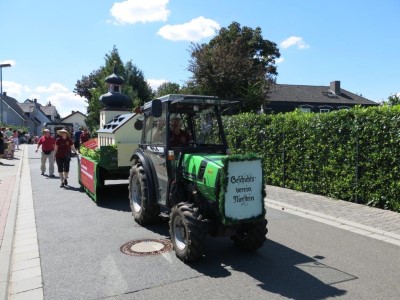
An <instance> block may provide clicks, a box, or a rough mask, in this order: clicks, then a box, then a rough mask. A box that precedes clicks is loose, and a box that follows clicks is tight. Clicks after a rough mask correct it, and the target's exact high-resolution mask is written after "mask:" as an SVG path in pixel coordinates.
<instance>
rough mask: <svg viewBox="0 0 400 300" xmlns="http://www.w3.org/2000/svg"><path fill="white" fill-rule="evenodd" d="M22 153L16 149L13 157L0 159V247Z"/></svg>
mask: <svg viewBox="0 0 400 300" xmlns="http://www.w3.org/2000/svg"><path fill="white" fill-rule="evenodd" d="M22 153H23V152H22V150H17V151H16V152H15V156H14V159H3V158H2V159H0V248H1V245H2V243H3V237H4V231H5V227H6V222H7V217H8V212H9V210H10V205H11V198H12V195H13V190H14V185H15V179H16V176H17V172H18V167H19V164H20V163H21V156H22Z"/></svg>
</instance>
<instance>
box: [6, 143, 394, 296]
mask: <svg viewBox="0 0 400 300" xmlns="http://www.w3.org/2000/svg"><path fill="white" fill-rule="evenodd" d="M29 147H32V146H31V145H23V147H22V148H21V149H23V150H20V151H18V152H17V153H16V157H17V159H15V160H14V161H6V160H2V161H3V162H4V163H5V164H7V165H0V189H1V193H0V205H1V206H0V207H1V214H2V216H3V213H4V212H5V211H6V210H7V213H8V217H7V219H6V221H2V222H4V225H5V226H3V228H2V227H0V233H2V239H1V241H2V244H1V248H0V266H1V267H0V300H2V299H13V300H14V299H43V288H42V285H43V283H42V277H41V264H40V256H39V248H38V241H37V232H36V222H35V211H34V206H33V195H32V185H31V175H30V168H29V159H34V158H32V157H29V159H28V153H29V151H28V150H29ZM3 191H5V192H4V193H3ZM266 191H267V198H266V199H265V203H266V205H267V207H268V208H273V209H277V210H281V211H282V210H284V211H285V212H286V213H291V214H295V215H298V216H301V217H304V218H309V219H312V220H314V221H317V222H321V223H325V224H329V225H332V226H335V227H339V228H342V229H343V230H349V231H352V232H355V233H357V234H362V235H365V236H368V237H371V238H374V239H378V240H382V241H385V242H388V243H392V244H394V245H397V246H400V214H399V213H395V212H390V211H385V210H381V209H376V208H372V207H366V206H363V205H359V204H354V203H349V202H346V201H341V200H335V199H331V198H328V197H323V196H318V195H312V194H307V193H303V192H297V191H293V190H289V189H284V188H279V187H274V186H267V187H266ZM267 217H268V213H267ZM2 218H3V217H2ZM1 220H3V219H1ZM1 224H3V223H0V225H1Z"/></svg>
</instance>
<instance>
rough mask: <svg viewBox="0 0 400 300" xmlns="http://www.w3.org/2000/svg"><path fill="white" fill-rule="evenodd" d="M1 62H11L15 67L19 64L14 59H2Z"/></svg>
mask: <svg viewBox="0 0 400 300" xmlns="http://www.w3.org/2000/svg"><path fill="white" fill-rule="evenodd" d="M0 64H10V65H11V66H12V67H13V66H15V65H16V64H17V62H16V61H15V60H12V59H7V60H2V61H0Z"/></svg>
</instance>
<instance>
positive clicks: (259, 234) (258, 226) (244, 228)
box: [231, 219, 268, 251]
mask: <svg viewBox="0 0 400 300" xmlns="http://www.w3.org/2000/svg"><path fill="white" fill-rule="evenodd" d="M267 223H268V221H267V220H266V219H263V220H261V221H259V222H257V223H248V224H243V225H241V226H240V227H239V228H238V229H237V230H236V234H235V235H234V236H232V237H231V239H232V240H233V243H234V245H235V246H236V247H238V248H240V249H242V250H246V251H254V250H256V249H258V248H260V247H261V246H262V245H263V244H264V242H265V240H266V237H265V236H266V234H267V232H268V229H267Z"/></svg>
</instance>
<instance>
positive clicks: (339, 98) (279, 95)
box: [268, 84, 378, 105]
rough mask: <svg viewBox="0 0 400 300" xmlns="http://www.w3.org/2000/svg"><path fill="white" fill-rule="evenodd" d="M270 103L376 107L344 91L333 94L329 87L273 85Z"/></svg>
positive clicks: (368, 101)
mask: <svg viewBox="0 0 400 300" xmlns="http://www.w3.org/2000/svg"><path fill="white" fill-rule="evenodd" d="M268 96H269V99H268V100H269V101H271V102H295V103H326V104H342V105H378V103H376V102H374V101H371V100H369V99H367V98H364V97H362V96H359V95H356V94H354V93H352V92H349V91H347V90H345V89H340V93H339V94H338V95H336V94H334V93H333V92H332V91H331V89H330V86H310V85H291V84H274V85H273V86H272V87H271V90H270V93H269V94H268Z"/></svg>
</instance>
